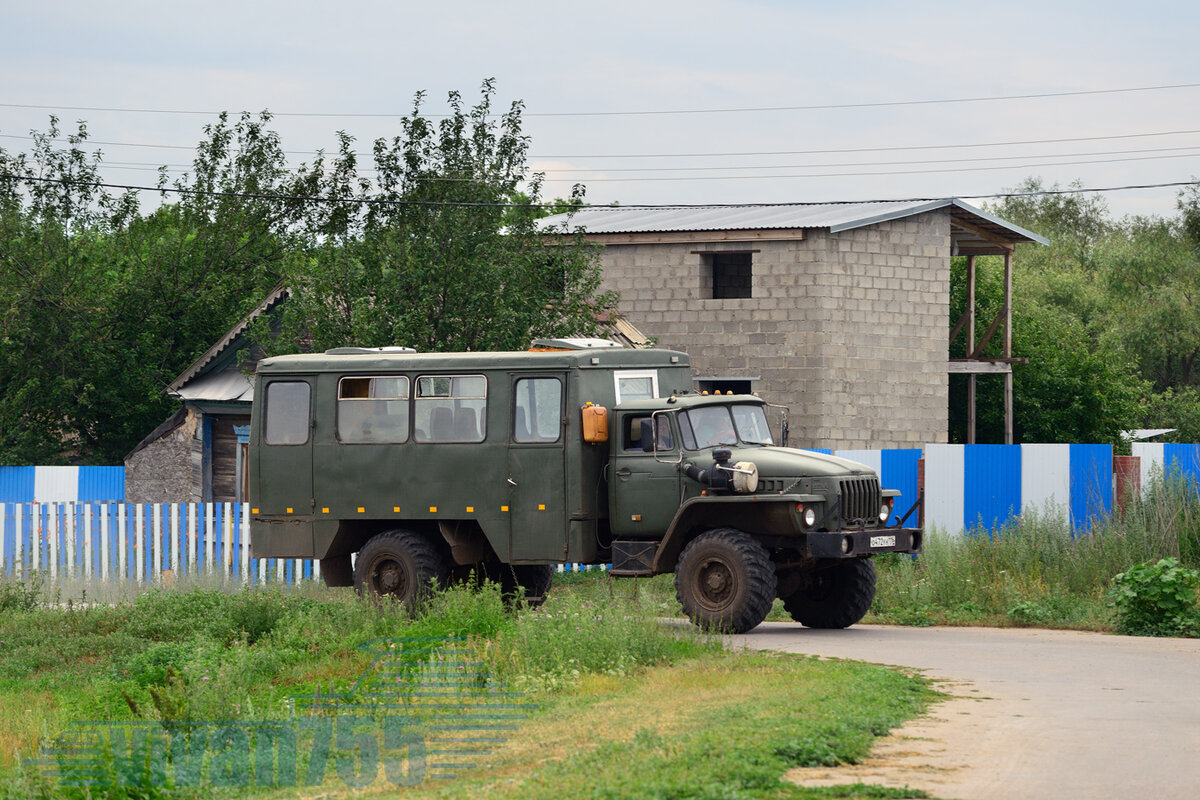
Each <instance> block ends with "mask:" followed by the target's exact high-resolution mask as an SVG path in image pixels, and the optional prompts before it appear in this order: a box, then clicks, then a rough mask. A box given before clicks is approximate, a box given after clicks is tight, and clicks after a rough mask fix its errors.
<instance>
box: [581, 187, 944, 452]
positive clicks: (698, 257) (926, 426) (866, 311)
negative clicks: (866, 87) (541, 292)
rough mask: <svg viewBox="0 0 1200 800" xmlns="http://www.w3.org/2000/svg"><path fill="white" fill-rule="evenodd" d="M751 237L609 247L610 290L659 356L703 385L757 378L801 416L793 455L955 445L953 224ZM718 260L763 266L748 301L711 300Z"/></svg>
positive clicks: (939, 214)
mask: <svg viewBox="0 0 1200 800" xmlns="http://www.w3.org/2000/svg"><path fill="white" fill-rule="evenodd" d="M759 233H760V234H761V233H762V232H759ZM701 237H702V234H698V235H697V238H698V239H699V238H701ZM750 237H751V235H750V234H748V236H747V239H746V240H744V241H721V242H701V241H693V242H684V243H651V242H646V243H636V244H609V245H606V247H605V251H604V254H603V257H602V263H603V267H604V288H606V289H615V290H617V291H618V292H620V294H621V300H620V308H621V310H622V312H623V313H624V314H625V315H626V316H628V317H629V319H630V320H631V321H632V322H633V323H634V324H636V325H637V326H638V327H639V328H641V329H642V330H643V331H644V332H645V333H646V334H648V335H650V336H652V337H654V338H655V339H656V341H657V344H658V346H660V347H667V348H672V349H678V350H683V351H685V352H687V353H688V354H689V355H690V356H691V358H692V367H693V372H694V374H695V375H696V376H698V377H725V378H729V377H743V378H757V379H758V381H757V382H755V383H754V384H753V386H754V387H755V390H756V391H758V392H759V393H760V394H762V396H763V397H764V398H766V399H767V400H769V401H771V402H776V403H781V404H784V405H787V406H789V408H790V409H791V419H792V443H793V444H795V445H798V446H802V447H828V448H833V449H839V448H845V449H850V448H884V447H908V446H920V445H921V444H923V443H925V442H945V441H946V436H947V427H948V420H947V402H948V394H947V391H948V390H947V387H948V381H947V375H946V372H945V369H946V358H947V345H946V335H947V330H948V325H949V322H948V315H949V303H950V294H949V293H950V217H949V213H948V212H946V211H935V212H930V213H927V214H922V215H919V216H916V217H911V218H908V219H905V220H898V221H892V222H885V223H881V224H878V225H872V226H869V227H866V228H860V229H857V230H853V231H845V232H842V233H839V234H830V233H829V232H828V231H826V230H822V229H815V230H808V231H806V232H805V234H804V238H791V239H786V240H769V239H767V240H761V239H754V238H750ZM713 252H729V253H732V252H750V253H752V266H751V269H752V292H751V296H750V297H748V298H726V299H714V298H713V297H712V294H713V285H712V271H711V257H710V256H709V254H711V253H713Z"/></svg>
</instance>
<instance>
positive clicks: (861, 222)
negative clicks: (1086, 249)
mask: <svg viewBox="0 0 1200 800" xmlns="http://www.w3.org/2000/svg"><path fill="white" fill-rule="evenodd" d="M943 208H949V209H950V218H951V226H952V238H953V240H954V244H955V245H957V247H958V251H959V252H962V253H968V252H974V253H984V252H1003V250H1004V249H1005V248H1006V247H1007V246H1011V245H1013V244H1017V243H1019V242H1038V243H1041V244H1049V240H1047V239H1046V238H1045V237H1042V236H1039V235H1037V234H1036V233H1033V232H1032V231H1027V230H1025V229H1024V228H1022V227H1020V226H1018V225H1014V224H1012V223H1011V222H1007V221H1005V220H1003V219H1000V218H999V217H996V216H993V215H991V214H989V213H987V212H986V211H983V210H982V209H979V208H976V207H974V206H972V205H970V204H968V203H964V202H963V201H962V200H959V199H957V198H946V199H944V200H932V201H896V202H881V203H812V204H805V203H796V204H787V205H771V206H746V207H738V206H731V207H730V206H713V207H674V208H672V207H663V208H621V207H620V206H606V207H596V208H585V209H583V210H581V211H577V212H576V213H575V214H574V215H573V216H570V217H568V216H567V215H563V214H559V215H556V216H553V217H547V218H546V219H543V220H541V221H540V224H541V225H542V227H543V229H548V228H552V227H555V226H561V225H563V224H564V223H565V224H567V225H568V226H569V227H570V228H571V229H574V228H583V229H584V230H585V231H586V232H587V233H588V234H592V235H603V234H618V233H619V234H636V233H666V232H685V231H694V232H699V231H737V230H746V231H751V230H772V229H798V228H828V229H829V231H830V232H831V233H838V232H840V231H846V230H852V229H854V228H862V227H866V226H868V225H876V224H878V223H881V222H887V221H889V220H895V219H903V218H905V217H912V216H916V215H917V214H924V213H926V212H928V211H937V210H940V209H943Z"/></svg>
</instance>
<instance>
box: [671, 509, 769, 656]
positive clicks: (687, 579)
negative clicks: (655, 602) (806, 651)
mask: <svg viewBox="0 0 1200 800" xmlns="http://www.w3.org/2000/svg"><path fill="white" fill-rule="evenodd" d="M675 596H676V597H678V598H679V602H680V604H681V605H682V606H683V611H684V613H686V614H687V615H688V617H689V618H691V620H692V622H693V623H695V624H696V625H698V626H700V627H702V628H714V629H716V630H721V631H727V632H729V633H745V632H746V631H748V630H751V629H752V628H754V627H756V626H757V625H758V623H760V622H762V621H763V620H764V619H765V618H766V616H767V612H769V611H770V610H771V603H772V602H774V600H775V567H774V565H773V564H772V563H771V557H770V556H769V555H768V554H767V551H766V550H765V549H763V546H762V545H761V544H759V543H758V542H756V541H754V540H753V539H751V538H750V537H749V536H747V535H746V534H744V533H742V532H741V531H738V530H734V529H733V528H716V529H714V530H711V531H707V532H705V533H702V534H700V535H699V536H697V537H696V538H695V539H693V540H692V541H690V542H689V543H688V545H687V547H685V548H683V552H682V553H681V554H680V556H679V563H678V564H677V565H676V567H675Z"/></svg>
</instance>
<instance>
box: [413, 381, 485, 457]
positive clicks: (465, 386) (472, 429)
mask: <svg viewBox="0 0 1200 800" xmlns="http://www.w3.org/2000/svg"><path fill="white" fill-rule="evenodd" d="M486 436H487V378H485V377H484V376H483V375H427V376H425V377H422V378H417V396H416V399H415V400H414V401H413V439H414V440H416V441H418V442H482V441H483V440H484V438H485V437H486Z"/></svg>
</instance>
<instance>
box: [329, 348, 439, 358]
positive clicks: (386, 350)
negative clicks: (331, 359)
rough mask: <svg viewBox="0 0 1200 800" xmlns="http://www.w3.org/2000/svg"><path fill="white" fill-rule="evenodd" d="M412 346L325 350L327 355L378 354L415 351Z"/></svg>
mask: <svg viewBox="0 0 1200 800" xmlns="http://www.w3.org/2000/svg"><path fill="white" fill-rule="evenodd" d="M415 352H417V351H416V350H415V349H413V348H411V347H400V346H398V345H390V346H388V347H334V348H332V349H330V350H326V351H325V355H327V356H378V355H395V354H398V353H415Z"/></svg>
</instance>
